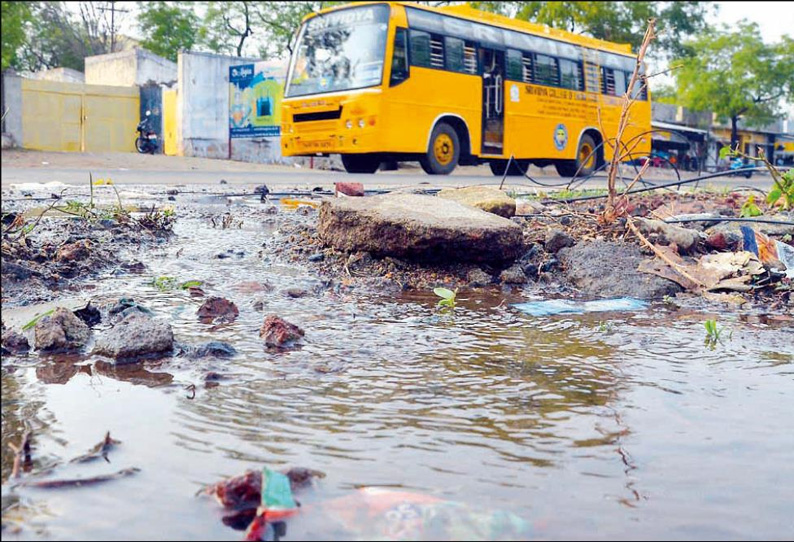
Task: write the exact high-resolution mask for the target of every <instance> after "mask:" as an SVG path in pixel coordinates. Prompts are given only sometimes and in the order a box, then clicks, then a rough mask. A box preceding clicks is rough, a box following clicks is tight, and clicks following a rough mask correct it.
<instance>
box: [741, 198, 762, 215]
mask: <svg viewBox="0 0 794 542" xmlns="http://www.w3.org/2000/svg"><path fill="white" fill-rule="evenodd" d="M761 214H763V213H761V209H759V208H758V205H756V204H755V196H754V195H753V194H750V196H748V198H747V201H745V202H744V204H742V212H741V213H740V214H739V216H740V217H742V218H750V217H753V216H761Z"/></svg>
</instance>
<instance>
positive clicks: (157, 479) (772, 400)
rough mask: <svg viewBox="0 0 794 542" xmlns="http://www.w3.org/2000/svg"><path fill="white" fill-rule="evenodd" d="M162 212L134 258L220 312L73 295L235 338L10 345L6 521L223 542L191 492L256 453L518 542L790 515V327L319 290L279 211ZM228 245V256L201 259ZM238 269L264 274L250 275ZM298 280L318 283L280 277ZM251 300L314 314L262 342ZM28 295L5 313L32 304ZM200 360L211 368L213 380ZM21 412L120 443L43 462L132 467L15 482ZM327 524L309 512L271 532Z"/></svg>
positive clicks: (470, 294)
mask: <svg viewBox="0 0 794 542" xmlns="http://www.w3.org/2000/svg"><path fill="white" fill-rule="evenodd" d="M175 231H176V233H177V234H178V236H177V237H176V239H175V240H174V241H173V242H172V243H168V244H164V245H163V246H161V247H160V248H157V249H154V250H152V251H150V252H149V253H147V254H146V255H145V258H144V261H145V263H146V264H147V266H148V269H149V270H150V272H151V273H155V274H157V275H167V276H175V277H177V278H178V279H179V280H203V281H205V286H204V289H205V290H206V291H207V293H208V294H212V295H221V296H223V297H227V298H229V299H231V300H232V301H234V302H235V303H236V304H237V305H238V307H239V308H240V317H239V318H238V319H237V320H236V321H235V322H234V323H231V324H224V325H221V326H218V327H217V328H212V326H210V325H207V324H202V323H199V322H198V321H197V319H196V316H195V310H196V308H197V307H198V305H199V304H200V302H201V300H200V299H193V298H190V297H189V295H188V294H187V293H186V292H184V291H182V290H175V291H167V292H162V291H160V290H158V289H157V288H154V287H153V286H151V285H149V284H148V283H149V282H150V281H151V279H152V275H151V274H141V275H134V274H133V275H129V274H127V275H114V274H113V273H108V274H107V275H106V276H104V277H102V278H101V280H99V281H97V283H96V284H97V288H96V289H95V290H92V291H90V292H86V294H85V296H77V299H75V300H72V301H73V302H74V303H78V302H79V300H80V299H88V297H89V294H90V297H91V298H94V299H98V300H100V301H102V300H109V299H113V298H118V297H134V298H135V300H136V301H138V302H140V303H142V304H143V305H146V306H148V307H150V308H151V309H152V310H153V311H154V312H155V313H157V315H158V316H160V317H163V318H167V319H168V320H169V321H170V322H171V323H172V325H173V327H174V332H175V336H176V338H177V341H178V342H180V343H188V344H198V343H201V342H206V341H207V340H220V341H226V342H229V343H230V344H232V345H233V346H234V347H235V348H236V349H237V351H238V355H237V356H235V357H234V358H232V359H224V360H220V359H201V360H191V359H188V358H185V357H175V358H172V359H168V360H164V361H159V362H146V363H142V364H135V365H131V366H122V367H114V366H112V365H110V364H109V363H107V362H106V361H102V360H100V359H98V358H94V357H92V356H88V355H83V356H73V357H64V356H61V357H57V358H41V359H39V357H38V355H35V354H34V355H31V356H29V357H21V358H20V357H9V358H5V359H4V360H3V373H2V388H3V394H2V395H3V398H2V415H3V417H2V433H3V450H2V475H3V481H4V485H3V497H2V506H3V527H4V532H3V538H4V539H6V538H9V539H12V538H15V537H18V538H23V539H30V538H34V539H35V538H39V539H81V540H113V539H117V538H123V539H148V540H151V539H202V540H203V539H219V540H239V539H240V538H241V536H242V533H241V532H239V531H234V530H232V529H230V528H229V527H226V526H224V525H223V524H222V523H221V516H222V513H223V511H222V510H221V508H220V506H219V505H218V504H217V503H216V502H215V501H214V500H212V499H210V498H207V497H196V496H195V494H196V492H197V491H198V490H200V489H201V487H202V486H204V485H206V484H211V483H214V482H217V481H218V480H220V479H221V478H222V477H225V476H231V475H236V474H240V473H242V472H244V471H245V470H246V469H249V468H261V467H262V466H264V465H267V466H269V467H271V468H283V467H288V466H302V467H308V468H312V469H316V470H319V471H322V472H324V473H325V474H326V477H325V478H324V479H322V480H321V481H320V482H319V483H318V484H317V486H316V488H315V489H314V490H313V491H312V494H311V495H310V496H308V497H306V498H308V499H310V500H311V499H314V500H317V501H320V500H323V499H331V498H334V497H340V496H345V495H349V494H351V493H352V492H354V491H355V490H356V489H357V488H361V487H372V486H375V487H386V488H392V489H399V490H403V491H410V492H418V493H423V494H428V495H433V496H436V497H441V498H443V499H445V500H453V501H460V502H463V503H466V504H468V505H470V506H471V507H473V508H478V509H479V508H483V509H486V508H487V509H495V510H504V511H509V512H512V513H514V514H516V515H518V516H520V517H522V518H524V519H525V520H526V521H528V522H529V524H530V526H531V535H532V537H533V538H541V539H573V538H577V539H582V538H584V539H595V538H598V539H604V538H620V539H648V538H680V539H696V538H699V539H703V538H706V539H773V538H777V539H780V538H788V537H790V536H791V535H792V533H794V515H793V514H792V509H794V498H792V489H791V488H792V487H794V422H792V420H794V418H793V417H792V414H793V413H794V333H792V328H791V327H786V326H790V324H787V323H785V322H784V323H777V324H771V323H764V320H763V319H759V318H740V317H739V316H737V315H734V316H725V315H721V316H720V320H719V321H720V324H721V325H722V326H723V327H724V328H726V329H727V330H729V331H726V332H725V333H724V334H723V338H722V342H721V343H718V344H717V345H716V346H714V347H713V348H711V347H709V346H707V345H705V344H704V340H703V339H704V328H703V325H702V322H703V321H704V320H705V319H707V318H711V317H714V315H710V314H705V313H691V312H682V311H670V310H668V309H666V308H664V306H662V305H654V306H653V307H652V308H651V309H648V310H645V311H640V312H635V313H602V314H588V315H584V316H571V315H564V316H552V317H531V316H528V315H524V314H522V313H520V312H519V311H517V310H515V309H514V308H512V307H510V303H516V302H522V301H527V298H526V297H524V296H522V295H521V292H515V293H512V294H505V293H503V292H501V291H498V290H489V291H476V292H475V291H461V292H460V293H459V294H458V295H459V300H458V306H457V307H456V309H455V310H454V312H451V313H450V312H446V313H444V312H439V311H438V310H437V308H436V307H435V303H436V301H437V298H436V297H435V296H433V294H432V293H425V292H412V293H406V294H402V295H399V296H394V295H391V294H389V295H385V294H378V293H372V292H369V293H367V292H355V291H354V292H352V293H350V292H340V291H339V290H336V289H334V288H324V287H323V284H322V281H321V280H320V279H319V278H317V277H312V276H311V275H310V274H309V272H308V270H307V269H305V268H303V267H301V266H300V265H297V264H296V265H286V264H284V263H280V262H278V261H276V260H271V259H270V258H269V256H268V255H267V253H261V252H260V251H261V250H262V245H263V243H265V242H266V241H267V240H268V238H269V236H272V235H273V228H272V227H271V228H265V227H262V226H261V225H259V224H255V223H252V224H246V225H244V227H243V228H242V229H229V230H221V229H213V228H212V227H210V226H209V225H208V223H207V221H206V220H200V219H198V218H186V219H180V220H179V221H178V222H177V226H176V228H175ZM226 249H232V250H233V251H234V252H235V253H236V254H235V255H232V257H230V258H225V259H217V258H214V256H215V255H216V254H217V253H219V252H221V251H223V250H226ZM177 253H178V254H179V256H178V257H177V256H176V254H177ZM251 281H259V282H262V281H267V282H270V283H271V284H273V285H275V286H276V288H275V290H274V291H272V292H254V293H251V292H250V285H246V284H245V283H248V282H251ZM292 286H297V287H301V288H304V289H307V290H309V291H310V295H308V296H306V297H303V298H298V299H292V298H288V297H286V296H284V295H283V294H281V293H279V290H282V289H284V288H288V287H292ZM256 299H260V300H262V301H264V305H265V308H264V312H265V313H269V312H275V313H277V314H279V315H280V316H282V317H284V318H285V319H287V320H288V321H291V322H293V323H296V324H298V325H300V326H301V327H303V328H304V329H305V330H306V337H305V340H304V341H303V344H302V346H301V347H300V348H298V349H295V350H290V351H283V352H272V351H268V350H266V349H265V348H264V346H263V344H262V341H261V339H260V338H259V337H258V329H259V327H260V325H261V322H262V319H263V312H261V311H258V310H256V309H255V308H254V307H253V301H254V300H256ZM63 301H64V300H61V302H63ZM36 310H37V308H35V307H34V308H26V309H24V310H22V309H20V310H17V311H12V310H6V309H4V318H6V319H7V320H6V322H7V323H8V322H13V321H14V319H15V318H16V319H17V321H18V322H23V323H24V321H26V319H29V316H30V314H31V313H32V312H35V311H36ZM25 311H27V312H25ZM729 332H730V335H728V333H729ZM210 371H212V372H215V373H218V374H220V375H221V377H222V378H221V380H220V381H219V385H217V386H212V385H210V386H207V385H205V381H204V378H205V375H206V374H207V373H208V372H210ZM191 384H192V385H195V390H193V389H189V386H190V385H191ZM23 423H27V424H28V425H29V426H30V427H31V428H32V429H33V434H34V453H33V458H34V463H35V467H36V468H37V469H42V468H46V467H48V466H53V465H56V464H61V463H62V462H65V461H68V459H69V458H71V457H74V456H76V455H79V454H81V453H84V452H85V451H86V450H87V449H89V448H91V446H93V445H94V444H95V443H96V442H98V441H99V440H101V438H102V437H103V436H104V434H105V432H106V431H108V430H109V431H110V432H111V435H112V436H113V437H114V438H116V439H119V440H121V441H122V444H121V445H120V446H119V447H117V449H115V450H113V451H112V452H111V454H110V455H109V456H108V459H109V462H104V461H99V462H94V463H88V464H66V465H61V466H57V467H56V469H55V471H54V473H53V474H52V475H51V477H53V478H70V477H88V476H94V475H98V474H105V473H111V472H116V471H118V470H120V469H123V468H128V467H136V468H139V469H140V472H139V473H137V474H136V475H134V476H130V477H127V478H123V479H119V480H114V481H112V482H108V483H105V484H100V485H95V486H90V487H80V488H62V489H35V488H31V487H23V486H16V487H15V486H14V484H13V480H11V481H9V480H8V477H9V473H10V471H11V465H12V459H13V457H12V455H13V454H12V453H11V451H10V449H9V448H8V446H6V444H7V443H8V442H9V441H17V440H18V439H19V437H20V435H21V434H22V432H23ZM22 480H24V477H23V478H22ZM332 534H333V533H330V532H329V531H328V530H327V529H326V525H324V524H323V523H321V522H319V521H313V520H312V516H311V514H309V513H304V514H301V515H300V516H299V517H298V518H297V519H296V520H295V521H294V522H292V523H291V524H290V525H289V527H288V530H287V535H286V539H287V540H289V539H302V538H315V539H327V538H328V537H329V536H332ZM333 536H337V535H336V534H334V535H333Z"/></svg>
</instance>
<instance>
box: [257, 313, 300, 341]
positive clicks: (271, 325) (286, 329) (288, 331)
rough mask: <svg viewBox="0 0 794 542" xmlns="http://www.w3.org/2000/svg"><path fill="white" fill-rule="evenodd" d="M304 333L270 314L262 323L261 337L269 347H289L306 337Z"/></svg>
mask: <svg viewBox="0 0 794 542" xmlns="http://www.w3.org/2000/svg"><path fill="white" fill-rule="evenodd" d="M304 334H305V333H304V331H303V330H302V329H301V328H299V327H298V326H296V325H295V324H291V323H289V322H287V321H286V320H284V319H282V318H279V317H278V316H277V315H275V314H269V315H267V316H266V317H265V321H264V322H263V323H262V329H261V330H259V336H260V337H262V338H263V339H265V344H266V345H267V346H287V345H289V344H290V343H292V342H294V341H297V340H299V339H300V338H301V337H303V336H304Z"/></svg>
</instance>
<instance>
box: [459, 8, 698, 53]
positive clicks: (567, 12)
mask: <svg viewBox="0 0 794 542" xmlns="http://www.w3.org/2000/svg"><path fill="white" fill-rule="evenodd" d="M472 7H474V8H477V9H482V10H484V11H492V12H495V13H500V14H502V15H506V16H508V17H515V18H516V19H522V20H525V21H532V22H537V23H541V24H546V25H549V26H551V27H554V28H558V29H560V30H568V31H571V32H576V33H582V34H586V35H589V36H592V37H594V38H600V39H604V40H608V41H614V42H617V43H629V44H631V46H632V48H633V50H634V51H636V50H637V49H638V48H639V46H640V44H641V43H642V38H643V34H644V32H645V26H646V23H647V21H648V19H649V18H651V17H655V18H656V19H657V25H658V28H659V30H660V36H659V38H658V40H657V42H656V43H655V45H654V48H655V49H656V50H657V51H662V52H665V53H667V54H670V55H673V56H679V55H681V54H683V53H684V52H686V51H687V49H686V48H685V46H684V45H683V42H684V40H685V38H686V37H688V36H692V35H696V34H698V33H699V32H702V31H703V30H704V29H705V28H706V27H707V23H706V17H707V15H709V14H710V12H712V11H713V3H712V2H538V1H535V2H472Z"/></svg>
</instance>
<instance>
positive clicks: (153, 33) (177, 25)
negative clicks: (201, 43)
mask: <svg viewBox="0 0 794 542" xmlns="http://www.w3.org/2000/svg"><path fill="white" fill-rule="evenodd" d="M138 6H139V9H140V12H139V13H138V25H139V26H140V28H141V32H143V35H144V40H143V41H142V42H141V45H142V46H143V47H144V48H146V49H148V50H149V51H151V52H153V53H155V54H158V55H160V56H162V57H165V58H167V59H169V60H171V61H173V62H176V61H177V57H178V55H179V51H180V49H184V50H190V49H191V48H192V47H193V45H194V44H196V43H197V42H198V38H199V30H200V28H201V19H200V18H199V16H198V15H196V12H195V11H194V9H193V6H192V4H191V3H188V2H138Z"/></svg>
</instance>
